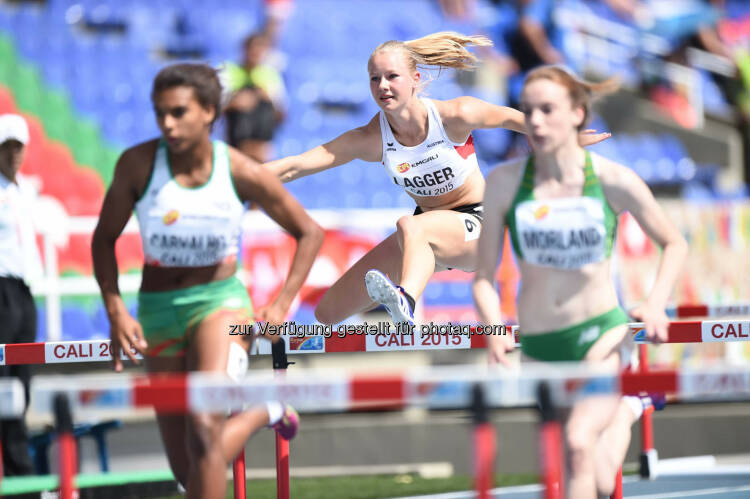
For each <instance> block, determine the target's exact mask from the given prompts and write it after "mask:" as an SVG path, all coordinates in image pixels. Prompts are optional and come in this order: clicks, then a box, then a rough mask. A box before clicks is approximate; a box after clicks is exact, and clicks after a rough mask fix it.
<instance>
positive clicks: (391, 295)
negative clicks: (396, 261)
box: [365, 269, 414, 326]
mask: <svg viewBox="0 0 750 499" xmlns="http://www.w3.org/2000/svg"><path fill="white" fill-rule="evenodd" d="M365 287H366V288H367V294H368V295H370V299H372V300H373V301H374V302H376V303H380V304H381V305H383V306H384V307H385V309H386V310H387V311H388V314H389V315H390V316H391V319H392V320H393V323H394V324H400V323H404V322H405V323H407V324H411V325H412V326H413V325H414V311H413V310H412V309H411V307H410V306H409V300H407V299H406V295H405V294H404V288H402V287H401V286H396V285H395V284H393V283H392V282H391V280H390V279H388V278H387V277H386V276H385V274H383V273H382V272H380V271H379V270H375V269H372V270H368V271H367V274H365Z"/></svg>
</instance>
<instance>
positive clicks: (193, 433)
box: [186, 414, 223, 460]
mask: <svg viewBox="0 0 750 499" xmlns="http://www.w3.org/2000/svg"><path fill="white" fill-rule="evenodd" d="M222 426H223V422H222V420H221V419H220V418H219V417H217V416H216V415H213V414H191V415H189V416H188V424H187V441H186V445H187V450H188V455H189V456H190V457H191V458H192V459H194V460H195V459H200V458H201V457H203V456H205V455H206V454H209V453H210V452H211V451H212V450H215V449H217V448H218V449H220V448H221V430H222Z"/></svg>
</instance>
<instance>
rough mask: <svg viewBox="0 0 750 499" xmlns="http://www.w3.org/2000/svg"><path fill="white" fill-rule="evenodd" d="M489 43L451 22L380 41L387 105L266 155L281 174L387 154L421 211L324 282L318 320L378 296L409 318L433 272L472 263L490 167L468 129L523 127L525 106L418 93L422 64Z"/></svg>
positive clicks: (466, 58)
mask: <svg viewBox="0 0 750 499" xmlns="http://www.w3.org/2000/svg"><path fill="white" fill-rule="evenodd" d="M490 44H491V42H490V41H489V40H487V39H486V38H484V37H480V36H474V37H469V36H464V35H461V34H459V33H453V32H441V33H435V34H432V35H428V36H425V37H423V38H419V39H417V40H411V41H407V42H400V41H389V42H386V43H383V44H381V45H380V46H378V47H377V48H376V49H375V50H374V52H373V53H372V55H371V56H370V59H369V61H368V72H369V75H370V91H371V93H372V96H373V98H374V99H375V102H376V103H377V105H378V106H379V107H380V109H381V111H380V113H378V114H377V115H375V116H374V117H373V118H372V119H371V120H370V122H369V123H367V124H366V125H364V126H362V127H359V128H355V129H353V130H349V131H348V132H346V133H344V134H342V135H340V136H339V137H337V138H335V139H333V140H332V141H330V142H328V143H326V144H323V145H321V146H318V147H315V148H314V149H311V150H309V151H307V152H304V153H302V154H299V155H296V156H290V157H287V158H283V159H279V160H276V161H272V162H269V163H266V166H267V167H268V168H269V169H270V170H271V171H273V172H274V173H276V174H277V175H279V176H280V177H281V179H282V180H283V181H290V180H293V179H295V178H298V177H303V176H305V175H310V174H313V173H316V172H320V171H323V170H326V169H328V168H332V167H335V166H339V165H342V164H344V163H348V162H350V161H352V160H354V159H361V160H364V161H371V162H374V163H383V164H384V165H385V166H386V169H387V172H388V174H389V175H391V176H392V177H393V178H394V180H395V182H396V183H397V184H398V185H400V186H402V187H403V188H404V189H405V190H406V192H407V193H408V194H409V195H410V196H411V197H412V198H414V200H415V202H416V204H417V209H416V211H415V213H414V215H406V216H403V217H401V218H400V219H399V220H398V222H397V223H396V232H395V233H394V234H391V235H390V236H389V237H388V238H386V239H385V240H384V241H382V242H381V243H380V244H378V245H377V246H376V247H375V248H373V249H372V250H371V251H370V252H368V253H367V254H366V255H364V256H363V257H362V258H361V259H360V260H359V261H358V262H357V263H355V264H354V265H353V266H352V267H351V268H350V269H349V270H348V271H347V272H346V273H345V274H344V275H343V276H342V277H341V278H340V279H339V280H338V281H336V283H334V284H333V285H332V286H331V288H330V289H329V290H328V291H327V292H326V294H325V295H324V296H323V298H322V299H321V300H320V302H319V304H318V306H317V308H316V310H315V316H316V317H317V319H318V320H319V321H320V322H323V323H327V324H331V323H336V322H340V321H342V320H343V319H345V318H347V317H349V316H351V315H353V314H355V313H358V312H363V311H366V310H368V309H371V308H373V307H374V306H376V304H377V303H378V302H379V303H382V304H384V305H385V306H386V308H387V309H388V311H389V312H390V313H391V316H392V318H393V319H394V322H404V321H412V320H413V312H414V300H415V299H416V298H418V297H419V295H420V294H421V293H422V291H423V290H424V288H425V286H426V285H427V281H428V280H429V279H430V277H431V276H432V274H433V272H437V271H440V270H445V269H447V268H457V269H462V270H465V271H473V270H474V269H475V261H476V248H477V238H478V236H479V231H480V222H481V205H480V203H481V201H482V196H483V194H484V177H483V176H482V173H481V171H480V170H479V167H478V165H477V162H476V157H475V155H474V151H473V139H472V136H471V131H472V130H474V129H476V128H497V127H504V128H508V129H510V130H514V131H516V132H520V133H524V126H523V115H522V114H521V113H520V112H518V111H516V110H514V109H511V108H509V107H503V106H496V105H493V104H489V103H487V102H484V101H481V100H479V99H475V98H473V97H459V98H457V99H452V100H449V101H439V100H427V99H421V98H419V91H420V89H421V87H422V86H423V82H422V80H421V74H420V72H419V70H418V66H422V67H426V66H436V67H439V68H456V69H467V68H470V67H472V64H473V63H474V62H475V61H476V58H475V57H474V55H472V54H471V53H470V52H469V51H468V50H467V49H466V47H467V46H471V45H476V46H487V45H490ZM608 136H609V135H608V134H590V133H584V134H582V136H581V139H582V143H583V144H584V145H588V144H592V143H596V142H599V141H600V140H603V139H605V138H607V137H608ZM371 269H378V270H372V271H370V270H371ZM368 271H370V272H368ZM366 274H367V288H366V287H365V285H363V278H365V275H366ZM386 275H387V276H389V277H390V280H393V282H395V283H398V284H399V286H394V285H393V284H392V283H391V282H390V280H389V279H388V277H386Z"/></svg>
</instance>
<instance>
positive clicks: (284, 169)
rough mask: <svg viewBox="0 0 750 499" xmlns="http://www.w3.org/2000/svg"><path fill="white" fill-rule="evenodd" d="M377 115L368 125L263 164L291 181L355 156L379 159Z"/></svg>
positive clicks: (346, 161)
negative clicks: (316, 145)
mask: <svg viewBox="0 0 750 499" xmlns="http://www.w3.org/2000/svg"><path fill="white" fill-rule="evenodd" d="M378 119H379V117H378V115H375V117H374V118H373V119H372V120H370V123H368V124H367V125H365V126H362V127H359V128H354V129H352V130H349V131H348V132H346V133H343V134H341V135H339V136H338V137H336V138H335V139H333V140H332V141H330V142H327V143H325V144H323V145H320V146H318V147H315V148H313V149H310V150H309V151H306V152H303V153H302V154H298V155H296V156H287V157H286V158H281V159H277V160H275V161H269V162H268V163H264V166H265V168H266V169H267V170H269V171H270V172H272V173H274V174H275V175H276V176H277V177H279V178H280V179H281V181H282V182H289V181H290V180H294V179H296V178H299V177H304V176H306V175H312V174H313V173H317V172H321V171H323V170H327V169H329V168H333V167H335V166H339V165H343V164H344V163H348V162H350V161H352V160H355V159H362V160H364V161H370V162H378V161H380V160H381V159H382V156H383V147H382V143H381V140H380V125H379V123H378V121H377V120H378Z"/></svg>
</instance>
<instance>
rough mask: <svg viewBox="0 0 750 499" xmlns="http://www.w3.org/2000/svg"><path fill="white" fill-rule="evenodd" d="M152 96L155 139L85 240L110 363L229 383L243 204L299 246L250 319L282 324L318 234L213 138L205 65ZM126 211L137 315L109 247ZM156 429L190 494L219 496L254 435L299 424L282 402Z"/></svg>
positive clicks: (213, 97)
mask: <svg viewBox="0 0 750 499" xmlns="http://www.w3.org/2000/svg"><path fill="white" fill-rule="evenodd" d="M151 100H152V101H153V105H154V111H155V114H156V120H157V123H158V125H159V129H160V130H161V132H162V137H161V138H160V139H155V140H150V141H148V142H144V143H142V144H138V145H136V146H134V147H131V148H129V149H127V150H126V151H125V152H124V153H123V154H122V156H121V157H120V159H119V160H118V162H117V165H116V166H115V174H114V178H113V180H112V184H111V185H110V187H109V190H108V191H107V195H106V197H105V199H104V204H103V206H102V211H101V214H100V217H99V223H98V224H97V227H96V230H95V232H94V236H93V241H92V252H93V257H94V272H95V274H96V278H97V281H98V283H99V287H100V288H101V293H102V298H103V300H104V304H105V307H106V310H107V314H108V317H109V322H110V337H111V340H112V347H113V352H114V355H113V363H114V367H115V369H116V370H118V371H119V370H121V369H122V361H121V360H120V349H121V348H122V349H124V351H125V353H126V354H127V355H128V357H130V358H131V360H135V359H134V356H133V352H134V351H139V352H140V353H142V354H144V358H145V361H146V368H147V370H148V371H149V372H150V373H156V372H171V373H186V372H189V371H207V372H215V373H227V374H229V375H230V376H231V377H233V378H236V377H239V376H242V375H243V374H244V372H243V370H244V369H246V367H247V352H246V349H247V348H248V346H249V340H250V338H251V336H250V335H248V336H238V335H231V330H232V328H231V326H232V325H234V324H238V323H241V324H243V325H246V324H252V322H253V316H252V314H253V312H252V306H251V305H250V300H249V297H248V295H247V290H246V289H245V287H244V286H243V284H242V283H241V282H240V281H239V280H238V279H237V278H236V277H235V273H236V272H237V258H236V253H237V244H238V236H239V230H240V216H241V215H242V208H243V204H244V203H245V202H247V201H255V202H257V203H258V204H259V205H260V206H261V207H262V208H263V209H264V210H265V211H266V212H267V213H268V214H269V216H271V218H273V219H274V220H275V221H276V222H277V223H278V224H279V225H281V226H282V227H283V228H284V229H286V230H287V231H288V232H289V233H290V234H292V235H293V236H294V238H295V239H296V240H297V248H296V251H295V255H294V258H293V260H292V263H291V268H290V270H289V275H288V278H287V280H286V281H285V283H284V286H283V287H282V289H281V290H280V292H279V294H278V296H277V297H276V299H275V300H274V301H273V303H271V304H269V305H268V306H266V307H263V308H262V309H260V310H258V311H257V313H256V317H255V318H256V319H259V320H265V321H268V322H270V323H275V324H278V323H280V322H281V321H283V320H284V319H285V315H286V313H287V311H288V309H289V305H290V304H291V302H292V300H293V299H294V297H295V295H296V294H297V292H298V291H299V289H300V287H301V286H302V284H303V282H304V280H305V277H306V276H307V273H308V272H309V270H310V268H311V267H312V263H313V260H314V259H315V255H316V254H317V251H318V249H319V248H320V245H321V244H322V241H323V231H322V229H321V228H320V227H319V226H318V225H317V224H316V223H315V222H314V221H313V220H312V219H311V218H310V217H309V216H308V215H307V214H306V213H305V211H304V209H303V208H302V206H300V204H299V203H298V202H297V201H296V200H295V199H294V198H293V197H292V196H291V195H290V194H289V193H288V192H287V191H286V190H285V189H284V188H283V186H282V185H281V182H279V180H278V179H277V178H276V177H274V176H273V175H270V174H269V173H268V172H267V171H266V170H265V169H264V168H263V167H262V166H261V165H260V164H258V163H256V162H254V161H253V160H251V159H249V158H247V157H246V156H244V155H242V154H241V153H240V152H238V151H237V150H235V149H233V148H229V147H227V146H226V145H225V144H223V143H221V142H218V141H212V140H211V135H210V132H211V127H212V126H213V123H214V121H215V119H216V117H217V115H218V110H219V109H220V104H219V103H220V101H221V85H220V84H219V79H218V77H217V76H216V72H215V71H214V70H213V69H212V68H211V67H209V66H206V65H203V64H176V65H173V66H168V67H166V68H164V69H163V70H162V71H160V72H159V74H158V75H157V76H156V79H155V80H154V85H153V90H152V94H151ZM133 208H135V209H136V214H137V216H138V221H139V224H140V228H141V237H142V239H143V249H144V253H145V259H146V261H145V264H144V268H143V280H142V282H141V289H140V291H139V296H138V320H135V319H134V318H133V317H131V316H130V314H129V312H128V310H127V309H126V307H125V305H124V303H123V300H122V298H121V297H120V293H119V289H118V286H117V261H116V259H115V242H116V240H117V238H118V237H119V235H120V233H121V232H122V230H123V228H124V227H125V224H126V223H127V222H128V219H129V218H130V215H131V213H132V211H133ZM157 422H158V424H159V431H160V433H161V437H162V441H163V442H164V446H165V448H166V452H167V458H168V460H169V464H170V467H171V468H172V471H173V473H174V475H175V478H177V480H178V481H179V482H180V483H181V484H182V485H183V486H184V487H185V489H186V495H187V497H189V498H190V497H193V498H199V497H200V498H223V497H225V493H226V477H227V475H226V469H227V464H228V463H229V462H230V461H231V460H232V459H234V457H235V456H236V455H237V454H238V453H239V451H240V450H241V449H243V448H244V446H245V443H246V441H247V439H248V437H249V436H250V435H251V434H252V433H253V432H254V431H256V430H258V429H260V428H262V427H263V426H265V425H267V424H272V425H273V427H274V429H276V430H277V431H278V432H279V434H280V435H281V436H282V437H283V438H286V439H289V438H291V437H292V436H294V433H295V432H296V426H297V418H296V414H295V413H294V412H293V410H291V409H290V408H289V407H284V406H282V405H281V404H279V403H269V404H267V405H266V406H265V407H263V406H258V407H252V408H250V409H248V410H246V411H243V412H241V413H239V414H235V415H232V416H231V417H229V418H227V417H225V416H224V415H222V414H172V413H158V414H157Z"/></svg>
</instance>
